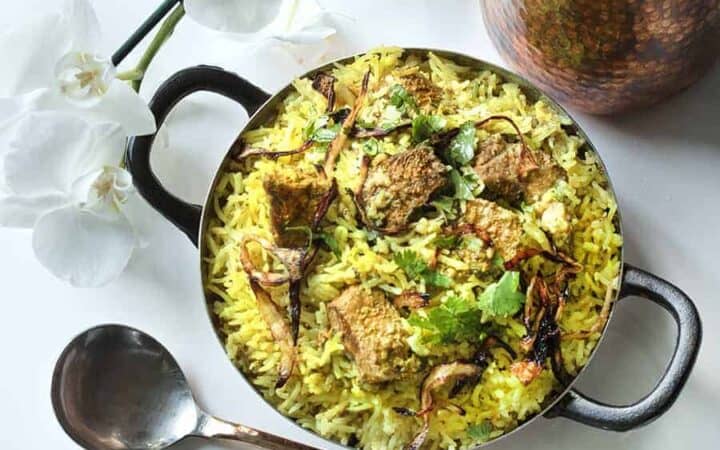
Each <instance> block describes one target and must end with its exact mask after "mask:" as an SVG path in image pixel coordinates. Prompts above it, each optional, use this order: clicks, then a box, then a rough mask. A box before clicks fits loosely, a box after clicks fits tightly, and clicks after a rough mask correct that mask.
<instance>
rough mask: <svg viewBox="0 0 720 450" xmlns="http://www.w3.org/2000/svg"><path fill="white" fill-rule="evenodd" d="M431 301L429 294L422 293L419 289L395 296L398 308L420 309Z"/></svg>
mask: <svg viewBox="0 0 720 450" xmlns="http://www.w3.org/2000/svg"><path fill="white" fill-rule="evenodd" d="M429 302H430V296H429V295H428V294H422V293H420V292H418V291H405V292H403V293H401V294H400V295H396V296H395V298H393V301H392V303H393V305H394V306H395V307H396V308H398V309H401V308H408V309H418V308H424V307H425V306H427V305H428V303H429Z"/></svg>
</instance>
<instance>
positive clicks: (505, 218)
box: [463, 199, 522, 261]
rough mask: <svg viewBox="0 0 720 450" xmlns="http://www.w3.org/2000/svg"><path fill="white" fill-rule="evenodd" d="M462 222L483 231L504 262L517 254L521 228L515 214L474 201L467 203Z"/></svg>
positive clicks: (479, 200)
mask: <svg viewBox="0 0 720 450" xmlns="http://www.w3.org/2000/svg"><path fill="white" fill-rule="evenodd" d="M463 220H464V221H465V222H467V223H471V224H473V225H475V226H476V227H478V228H480V229H481V230H484V231H485V233H487V235H488V236H489V237H490V240H491V241H492V246H493V248H494V249H495V252H496V253H497V254H498V255H500V257H501V258H502V259H503V260H504V261H509V260H511V259H512V258H513V256H515V254H516V253H517V251H518V247H519V246H520V236H521V235H522V226H521V225H520V217H519V216H518V215H517V214H516V213H514V212H512V211H510V210H509V209H506V208H503V207H502V206H500V205H498V204H497V203H494V202H491V201H488V200H483V199H476V200H469V201H468V202H467V209H466V210H465V216H464V218H463Z"/></svg>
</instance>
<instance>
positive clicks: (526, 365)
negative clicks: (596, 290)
mask: <svg viewBox="0 0 720 450" xmlns="http://www.w3.org/2000/svg"><path fill="white" fill-rule="evenodd" d="M565 296H566V293H565V292H564V291H563V290H561V288H560V286H559V285H557V284H554V285H551V286H548V285H547V283H546V281H545V279H544V278H542V277H541V276H540V275H539V274H538V275H535V277H533V279H532V280H531V282H530V284H529V286H528V293H527V296H526V300H525V302H526V304H525V310H524V317H523V321H524V322H525V326H526V328H527V330H528V332H527V335H526V336H525V337H524V338H523V340H522V342H521V345H520V347H521V348H522V349H523V350H524V351H525V352H526V353H527V355H526V358H525V359H524V360H523V361H518V362H515V363H513V364H512V365H511V366H510V372H511V373H512V374H513V375H515V376H516V377H517V378H518V379H519V380H520V381H521V382H522V383H523V384H525V385H528V384H530V383H531V382H532V381H533V380H534V379H535V378H537V377H538V376H539V375H540V373H542V371H543V369H544V368H545V364H546V361H547V359H548V358H550V361H551V365H552V370H553V374H554V375H555V378H557V380H558V381H559V382H560V383H561V384H562V385H563V386H566V385H567V384H568V383H569V382H570V376H569V374H568V373H567V372H566V371H565V367H564V365H563V358H562V351H561V348H560V334H561V333H560V327H559V326H558V320H559V319H560V316H561V314H562V311H563V308H564V305H565ZM528 303H530V306H528ZM535 303H537V307H538V312H537V314H535V315H534V317H533V308H534V307H535Z"/></svg>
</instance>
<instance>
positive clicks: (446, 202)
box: [430, 196, 457, 219]
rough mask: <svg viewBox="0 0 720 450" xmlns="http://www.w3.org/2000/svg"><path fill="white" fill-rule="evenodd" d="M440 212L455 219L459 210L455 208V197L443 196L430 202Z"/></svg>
mask: <svg viewBox="0 0 720 450" xmlns="http://www.w3.org/2000/svg"><path fill="white" fill-rule="evenodd" d="M430 204H431V205H432V206H434V207H435V209H437V210H438V212H439V213H441V214H443V215H445V217H447V218H448V219H454V218H456V217H457V211H456V210H455V199H454V198H452V197H447V196H441V197H438V198H437V199H435V200H433V201H432V202H430Z"/></svg>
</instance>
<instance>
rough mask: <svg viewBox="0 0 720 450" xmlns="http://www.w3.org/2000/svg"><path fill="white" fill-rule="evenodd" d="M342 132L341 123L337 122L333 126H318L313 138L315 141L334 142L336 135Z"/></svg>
mask: <svg viewBox="0 0 720 450" xmlns="http://www.w3.org/2000/svg"><path fill="white" fill-rule="evenodd" d="M339 132H340V124H339V123H336V124H335V125H333V126H331V127H325V128H318V129H316V130H315V131H314V132H313V134H312V140H313V141H315V142H332V140H333V139H335V136H337V134H338V133H339Z"/></svg>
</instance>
